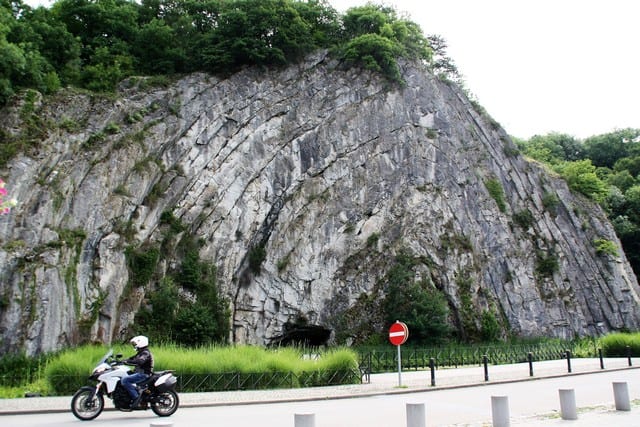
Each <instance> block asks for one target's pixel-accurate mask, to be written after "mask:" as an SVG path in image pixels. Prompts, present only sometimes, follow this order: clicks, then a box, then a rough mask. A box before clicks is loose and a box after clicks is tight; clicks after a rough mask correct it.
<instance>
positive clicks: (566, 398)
mask: <svg viewBox="0 0 640 427" xmlns="http://www.w3.org/2000/svg"><path fill="white" fill-rule="evenodd" d="M558 391H559V393H560V416H561V417H562V419H563V420H577V419H578V411H577V409H576V393H575V392H574V390H573V389H572V388H570V389H560V390H558Z"/></svg>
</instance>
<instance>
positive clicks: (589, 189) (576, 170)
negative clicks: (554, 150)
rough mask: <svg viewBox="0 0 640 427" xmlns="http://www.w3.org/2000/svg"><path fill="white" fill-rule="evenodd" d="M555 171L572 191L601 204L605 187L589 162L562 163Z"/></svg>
mask: <svg viewBox="0 0 640 427" xmlns="http://www.w3.org/2000/svg"><path fill="white" fill-rule="evenodd" d="M555 169H556V171H557V172H558V173H560V175H562V177H563V178H564V179H565V180H566V181H567V184H568V185H569V188H571V189H572V190H573V191H576V192H578V193H582V194H584V195H585V196H587V197H589V198H590V199H593V200H595V201H596V202H602V201H604V200H605V198H606V197H607V194H608V190H607V187H606V185H605V183H604V182H602V180H600V178H598V176H597V175H596V168H595V166H594V165H593V164H592V163H591V160H579V161H575V162H563V163H561V164H559V165H557V166H556V168H555Z"/></svg>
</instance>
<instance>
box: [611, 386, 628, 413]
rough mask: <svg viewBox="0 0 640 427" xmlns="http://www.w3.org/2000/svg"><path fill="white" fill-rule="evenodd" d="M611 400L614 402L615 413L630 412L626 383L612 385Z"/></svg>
mask: <svg viewBox="0 0 640 427" xmlns="http://www.w3.org/2000/svg"><path fill="white" fill-rule="evenodd" d="M613 398H614V400H615V402H616V411H630V410H631V402H629V388H628V387H627V383H626V382H619V383H618V382H614V383H613Z"/></svg>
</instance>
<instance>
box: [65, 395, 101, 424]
mask: <svg viewBox="0 0 640 427" xmlns="http://www.w3.org/2000/svg"><path fill="white" fill-rule="evenodd" d="M94 392H95V389H93V388H90V387H86V388H81V389H80V390H78V391H77V392H76V394H74V395H73V398H72V399H71V412H73V415H75V416H76V418H78V419H80V420H82V421H88V420H92V419H94V418H95V417H97V416H98V415H100V414H101V413H102V410H103V409H104V397H103V396H102V394H99V393H98V394H95V395H94ZM92 396H93V398H92Z"/></svg>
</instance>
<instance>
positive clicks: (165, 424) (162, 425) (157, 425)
mask: <svg viewBox="0 0 640 427" xmlns="http://www.w3.org/2000/svg"><path fill="white" fill-rule="evenodd" d="M149 427H173V423H172V422H171V421H154V422H152V423H151V424H149Z"/></svg>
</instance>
